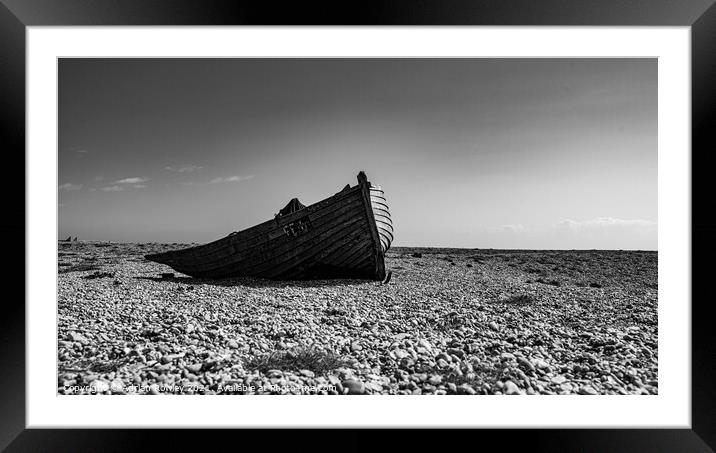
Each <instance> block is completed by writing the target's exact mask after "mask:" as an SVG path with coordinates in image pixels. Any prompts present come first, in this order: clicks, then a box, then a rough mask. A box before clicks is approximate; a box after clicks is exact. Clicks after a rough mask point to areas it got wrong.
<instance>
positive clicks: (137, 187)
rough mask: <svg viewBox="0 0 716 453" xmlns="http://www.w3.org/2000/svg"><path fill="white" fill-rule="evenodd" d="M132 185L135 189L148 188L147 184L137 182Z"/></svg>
mask: <svg viewBox="0 0 716 453" xmlns="http://www.w3.org/2000/svg"><path fill="white" fill-rule="evenodd" d="M132 187H134V188H135V189H146V188H147V186H146V185H145V184H135V185H133V186H132Z"/></svg>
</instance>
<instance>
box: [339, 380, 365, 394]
mask: <svg viewBox="0 0 716 453" xmlns="http://www.w3.org/2000/svg"><path fill="white" fill-rule="evenodd" d="M341 384H343V388H344V389H347V390H348V394H349V395H362V394H364V393H365V384H363V381H360V380H358V379H346V380H344V381H343V382H342V383H341Z"/></svg>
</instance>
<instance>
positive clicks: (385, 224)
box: [370, 187, 394, 253]
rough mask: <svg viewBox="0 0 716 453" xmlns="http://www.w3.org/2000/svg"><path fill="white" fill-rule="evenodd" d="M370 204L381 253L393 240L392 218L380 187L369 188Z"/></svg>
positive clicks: (386, 249)
mask: <svg viewBox="0 0 716 453" xmlns="http://www.w3.org/2000/svg"><path fill="white" fill-rule="evenodd" d="M370 204H371V209H372V210H373V218H374V219H375V225H376V227H377V229H378V236H379V238H380V245H381V248H382V251H383V253H385V252H387V251H388V249H390V244H391V243H392V242H393V237H394V236H393V219H392V217H391V216H390V209H389V208H388V202H387V201H386V199H385V194H384V193H383V189H381V188H380V187H371V188H370Z"/></svg>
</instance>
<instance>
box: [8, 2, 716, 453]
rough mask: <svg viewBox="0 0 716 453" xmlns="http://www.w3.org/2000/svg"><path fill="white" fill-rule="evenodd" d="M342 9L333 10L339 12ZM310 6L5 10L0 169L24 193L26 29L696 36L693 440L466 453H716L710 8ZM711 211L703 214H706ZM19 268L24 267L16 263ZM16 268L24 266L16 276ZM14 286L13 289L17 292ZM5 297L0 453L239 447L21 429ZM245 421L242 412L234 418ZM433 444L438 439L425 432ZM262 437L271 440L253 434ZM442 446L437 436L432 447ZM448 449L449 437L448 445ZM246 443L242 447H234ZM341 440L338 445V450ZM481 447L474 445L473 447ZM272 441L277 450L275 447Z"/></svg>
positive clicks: (499, 437)
mask: <svg viewBox="0 0 716 453" xmlns="http://www.w3.org/2000/svg"><path fill="white" fill-rule="evenodd" d="M339 3H340V9H339V8H338V6H339ZM339 3H327V4H318V3H306V2H295V3H294V4H293V6H290V5H281V7H280V8H279V7H277V6H276V5H274V4H272V3H270V2H237V1H228V0H227V1H224V0H205V1H196V0H195V1H189V0H156V1H151V2H148V1H146V0H145V1H140V0H121V1H119V0H94V1H92V2H87V1H83V0H63V1H59V0H0V105H2V109H1V110H0V112H1V115H2V122H1V124H2V127H1V129H0V130H1V131H2V142H1V143H2V145H0V149H2V150H3V158H4V160H3V162H4V163H5V168H6V170H7V173H8V176H11V177H13V178H17V179H21V181H12V183H11V184H8V186H7V187H8V188H10V187H12V188H16V187H23V188H24V187H25V172H24V171H20V169H21V168H22V169H23V170H24V169H25V157H24V156H25V50H26V49H25V32H26V27H28V26H44V25H52V26H70V25H113V26H114V25H241V26H247V25H296V26H300V25H400V26H411V25H500V26H510V25H530V26H539V25H550V26H554V25H557V26H559V25H569V26H620V25H623V26H684V27H690V28H691V38H692V41H691V64H692V79H691V81H692V87H691V88H692V110H691V112H692V151H691V153H692V154H691V161H692V219H691V220H692V237H691V239H692V251H691V252H692V285H693V286H692V300H693V302H692V301H683V303H691V309H692V360H691V363H692V370H691V375H692V400H691V408H692V418H691V420H692V425H691V429H638V430H632V429H597V430H586V429H550V430H515V432H510V433H505V432H504V431H502V430H481V432H480V433H477V434H476V433H472V434H470V435H469V437H470V438H472V439H473V440H472V441H471V444H469V445H490V443H491V442H492V441H497V442H498V445H502V446H503V447H505V448H508V449H513V448H515V449H516V448H530V449H531V450H537V451H560V450H561V451H713V450H714V449H716V429H715V428H716V385H714V383H715V382H716V367H715V366H714V363H716V341H715V340H716V337H715V335H714V333H713V329H712V328H711V324H712V323H713V321H712V319H713V318H712V317H711V316H710V307H709V305H710V304H711V303H712V301H711V298H710V297H709V296H710V293H709V292H708V282H709V280H708V278H709V275H708V274H709V272H710V266H709V263H710V261H712V259H710V258H711V257H712V256H714V253H716V240H715V239H714V238H715V237H716V216H714V213H713V210H712V209H709V208H710V205H712V204H713V203H709V201H710V199H711V195H712V193H713V191H712V190H710V189H711V181H710V180H711V179H712V178H709V176H710V175H709V173H710V172H711V171H712V168H714V167H713V165H710V164H712V160H713V159H712V157H711V156H712V155H713V151H712V150H714V149H716V143H715V142H716V140H715V139H714V135H715V134H714V133H713V132H712V129H713V127H712V121H709V120H710V119H711V117H712V116H713V115H712V114H713V113H714V110H716V109H715V107H716V6H714V5H713V3H714V0H681V1H679V2H675V1H670V0H622V1H614V0H602V1H599V2H595V1H593V0H541V1H536V0H483V1H480V0H464V1H447V0H442V1H439V0H428V1H397V2H382V3H373V2H360V3H358V2H355V3H344V2H339ZM25 203H26V200H25V197H24V196H23V197H22V199H21V198H20V197H18V196H14V197H5V199H4V204H5V215H4V216H3V217H2V219H1V220H0V230H1V231H2V234H3V237H4V238H6V241H5V242H6V244H5V250H6V251H9V252H10V253H9V254H7V255H6V258H5V261H6V263H10V264H11V265H10V266H7V271H6V272H7V273H6V274H4V275H5V279H3V280H4V284H5V285H6V288H9V287H10V286H11V285H14V284H15V282H19V281H21V280H23V281H25V279H24V278H23V277H25V265H24V264H25V262H26V260H25V253H24V252H25V250H24V249H23V250H20V248H21V242H20V241H19V240H17V238H20V237H23V238H24V239H25V241H22V245H26V241H27V236H26V234H25V228H26V224H25ZM707 203H708V204H707ZM20 257H22V258H20ZM21 263H22V265H21ZM17 287H20V286H19V284H17ZM22 288H23V289H22V290H21V293H22V294H20V295H18V296H13V297H5V298H4V300H3V304H2V314H1V315H0V323H1V325H0V376H2V386H1V387H0V408H2V409H0V448H3V449H4V448H6V449H7V451H87V450H90V451H120V450H121V451H135V450H145V449H154V448H156V447H155V446H154V445H152V444H153V443H155V442H156V443H157V444H158V445H161V444H165V445H166V446H168V447H170V448H175V447H176V446H181V445H188V442H189V441H190V440H191V438H192V437H195V436H197V435H198V436H199V437H201V438H202V447H203V448H212V447H218V446H220V445H222V444H224V445H228V446H238V445H246V437H245V436H246V435H247V433H243V434H241V435H239V436H237V435H236V434H235V433H234V432H233V431H231V430H220V431H218V432H213V433H211V434H210V435H209V434H207V433H206V431H204V430H202V431H201V432H197V431H195V430H172V432H171V433H170V432H167V431H168V430H158V431H149V430H126V429H117V430H106V429H103V430H98V429H73V430H58V429H48V430H43V429H25V290H24V286H23V287H22ZM237 410H240V408H237ZM427 434H429V433H428V431H425V430H421V431H413V432H411V433H410V434H406V435H402V436H400V438H401V444H402V448H401V450H402V449H408V448H411V447H412V446H414V445H424V442H425V437H426V435H427ZM432 434H435V433H432ZM259 436H261V437H262V438H265V437H267V435H266V433H264V434H259ZM441 436H444V435H443V434H439V433H437V437H441ZM269 437H271V440H270V449H274V447H278V444H280V443H287V444H288V445H289V446H291V447H293V448H299V449H301V447H302V446H307V447H310V448H312V449H316V448H321V447H326V448H331V449H334V448H340V449H347V448H350V449H360V450H362V451H365V450H366V449H367V448H373V447H374V446H375V445H376V442H377V440H376V439H375V437H374V434H372V433H367V432H366V431H365V430H351V431H345V430H333V431H332V432H331V433H330V436H329V435H328V434H326V435H325V436H324V435H323V434H322V435H321V436H320V438H321V439H320V440H319V441H317V440H316V433H315V432H311V431H310V430H309V431H300V432H299V431H295V432H292V433H290V434H289V435H286V436H269ZM450 437H451V438H452V439H454V437H452V436H450ZM238 438H241V441H240V443H237V440H238ZM334 439H338V440H339V441H340V444H338V445H336V443H335V440H334ZM478 439H479V444H477V443H475V442H478ZM277 442H278V444H277Z"/></svg>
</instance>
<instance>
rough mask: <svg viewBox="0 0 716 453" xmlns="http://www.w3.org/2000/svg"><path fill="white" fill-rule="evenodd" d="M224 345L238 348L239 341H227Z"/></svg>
mask: <svg viewBox="0 0 716 453" xmlns="http://www.w3.org/2000/svg"><path fill="white" fill-rule="evenodd" d="M226 346H228V347H229V348H231V349H239V343H238V342H237V341H236V340H229V341H227V342H226Z"/></svg>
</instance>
